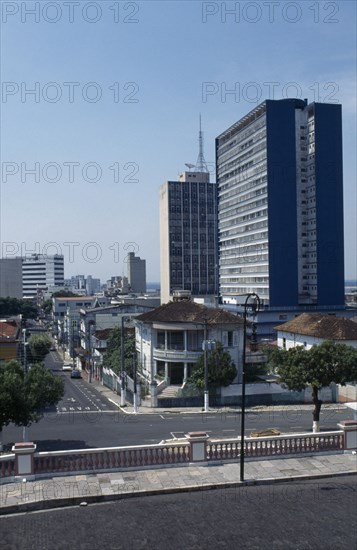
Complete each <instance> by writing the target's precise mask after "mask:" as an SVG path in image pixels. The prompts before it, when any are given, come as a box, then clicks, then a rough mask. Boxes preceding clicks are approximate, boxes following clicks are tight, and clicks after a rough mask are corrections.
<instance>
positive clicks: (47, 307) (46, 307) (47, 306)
mask: <svg viewBox="0 0 357 550" xmlns="http://www.w3.org/2000/svg"><path fill="white" fill-rule="evenodd" d="M41 307H42V310H43V312H44V313H45V314H46V315H49V314H50V313H51V312H52V300H51V298H49V299H48V300H45V301H44V302H43V304H42V306H41Z"/></svg>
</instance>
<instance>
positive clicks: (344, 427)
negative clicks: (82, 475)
mask: <svg viewBox="0 0 357 550" xmlns="http://www.w3.org/2000/svg"><path fill="white" fill-rule="evenodd" d="M338 426H339V427H340V430H336V431H333V432H319V433H317V434H314V433H301V434H286V435H278V436H267V437H247V438H245V442H244V444H245V450H244V455H245V458H246V459H248V460H249V459H251V460H254V458H257V457H259V458H264V457H269V458H271V457H276V458H281V457H283V456H286V457H289V456H292V455H295V456H297V455H303V454H305V455H306V454H310V455H311V454H315V453H319V452H324V453H336V452H341V453H342V452H343V451H345V452H352V451H354V450H357V421H353V420H346V421H341V423H340V424H339V425H338ZM12 451H13V454H9V455H3V456H0V473H1V480H5V481H6V480H7V481H11V480H12V479H15V478H16V476H25V477H26V478H27V479H30V478H31V476H41V475H48V474H53V475H56V474H63V473H65V474H71V473H77V472H86V473H90V472H97V471H111V470H127V469H143V468H155V467H162V466H175V465H189V464H190V463H195V464H207V463H209V462H216V461H219V462H224V461H225V460H230V461H232V460H238V459H239V457H240V439H239V438H233V439H220V440H213V439H210V438H209V436H208V434H207V433H206V432H189V433H187V434H186V435H185V440H178V441H174V442H169V443H164V444H157V445H134V446H128V447H110V448H105V449H78V450H69V451H54V452H36V445H35V444H34V443H16V444H15V445H14V446H13V447H12Z"/></svg>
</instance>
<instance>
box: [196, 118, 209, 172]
mask: <svg viewBox="0 0 357 550" xmlns="http://www.w3.org/2000/svg"><path fill="white" fill-rule="evenodd" d="M198 143H199V153H198V157H197V163H196V166H195V172H208V168H207V164H206V161H205V157H204V155H203V132H202V129H201V113H200V131H199V134H198Z"/></svg>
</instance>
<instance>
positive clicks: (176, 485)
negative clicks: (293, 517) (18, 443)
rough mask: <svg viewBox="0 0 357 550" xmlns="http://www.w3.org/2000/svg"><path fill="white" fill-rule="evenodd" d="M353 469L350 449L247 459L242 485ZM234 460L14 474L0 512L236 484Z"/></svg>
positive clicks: (355, 458) (356, 459) (2, 489)
mask: <svg viewBox="0 0 357 550" xmlns="http://www.w3.org/2000/svg"><path fill="white" fill-rule="evenodd" d="M353 473H355V474H356V473H357V455H355V454H323V455H322V454H319V455H318V456H317V455H314V456H303V457H295V458H279V459H271V460H270V459H263V460H247V461H246V462H245V482H244V483H247V484H264V483H274V482H276V481H282V480H284V481H292V480H304V479H313V478H319V477H321V478H322V477H329V476H335V475H343V474H353ZM239 474H240V465H239V462H235V463H226V464H214V465H209V466H206V465H204V464H203V465H194V464H190V465H188V466H174V467H160V468H150V469H141V470H126V471H117V472H113V471H110V472H100V473H96V474H80V475H73V476H70V475H66V476H53V477H51V478H42V479H36V480H34V481H29V480H27V481H26V480H24V479H18V480H16V481H14V482H12V483H3V484H1V485H0V514H7V513H13V512H20V511H29V510H35V509H46V508H55V507H61V506H68V505H73V504H80V503H81V502H82V501H85V502H87V503H90V502H102V501H106V500H117V499H123V498H129V497H130V498H131V497H134V496H145V495H155V494H160V493H176V492H182V491H183V492H188V491H199V490H208V489H210V488H225V487H235V486H240V485H241V482H240V481H239V478H240V477H239Z"/></svg>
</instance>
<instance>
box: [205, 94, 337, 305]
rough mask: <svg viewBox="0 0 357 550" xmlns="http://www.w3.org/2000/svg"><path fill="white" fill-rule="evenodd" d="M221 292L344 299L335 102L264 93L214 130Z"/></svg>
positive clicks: (302, 300)
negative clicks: (238, 116)
mask: <svg viewBox="0 0 357 550" xmlns="http://www.w3.org/2000/svg"><path fill="white" fill-rule="evenodd" d="M216 164H217V186H218V240H219V283H220V296H221V298H222V302H223V303H224V304H235V303H239V302H241V301H242V300H241V298H237V296H238V295H242V294H246V293H251V292H255V293H257V294H258V295H259V297H260V298H261V300H262V302H263V304H264V305H265V306H267V307H269V308H272V309H274V308H276V309H278V308H285V307H287V308H296V307H299V306H304V307H305V308H306V307H309V306H315V307H320V306H321V307H330V306H331V307H333V308H334V307H339V306H341V307H343V306H344V237H343V178H342V122H341V105H337V104H323V103H311V104H310V105H308V104H307V101H306V100H305V101H303V100H299V99H283V100H266V101H264V102H263V103H261V104H260V105H258V106H257V107H256V108H255V109H253V110H252V111H251V112H250V113H248V114H247V115H246V116H245V117H243V118H242V119H240V120H239V121H238V122H236V123H235V124H233V125H232V126H231V127H230V128H228V129H227V130H226V131H225V132H223V133H222V134H221V135H219V136H218V137H217V139H216Z"/></svg>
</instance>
